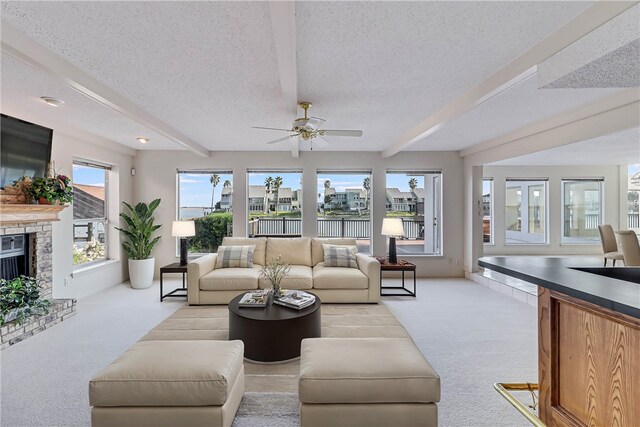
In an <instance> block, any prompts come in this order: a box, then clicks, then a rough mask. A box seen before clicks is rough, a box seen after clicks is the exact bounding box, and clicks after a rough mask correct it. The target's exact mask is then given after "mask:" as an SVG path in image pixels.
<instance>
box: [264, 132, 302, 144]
mask: <svg viewBox="0 0 640 427" xmlns="http://www.w3.org/2000/svg"><path fill="white" fill-rule="evenodd" d="M294 136H298V135H297V134H296V135H287V136H285V137H282V138H278V139H274V140H273V141H269V142H267V144H275V143H276V142H282V141H285V140H287V139H289V138H293V137H294Z"/></svg>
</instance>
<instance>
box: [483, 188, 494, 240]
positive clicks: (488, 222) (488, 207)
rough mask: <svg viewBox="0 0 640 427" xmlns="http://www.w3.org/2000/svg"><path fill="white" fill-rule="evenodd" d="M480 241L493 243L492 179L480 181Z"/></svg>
mask: <svg viewBox="0 0 640 427" xmlns="http://www.w3.org/2000/svg"><path fill="white" fill-rule="evenodd" d="M482 241H483V242H484V243H493V178H485V179H483V180H482Z"/></svg>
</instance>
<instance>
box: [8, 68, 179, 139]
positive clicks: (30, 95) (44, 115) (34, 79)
mask: <svg viewBox="0 0 640 427" xmlns="http://www.w3.org/2000/svg"><path fill="white" fill-rule="evenodd" d="M0 66H1V67H2V75H1V84H2V98H1V100H2V101H1V106H2V112H3V113H5V114H8V115H11V116H15V117H18V118H20V119H23V120H27V121H30V122H33V123H37V124H40V125H42V126H46V127H50V128H52V129H57V130H63V131H65V130H66V131H67V133H73V129H74V128H75V129H80V130H84V131H86V132H89V133H91V134H94V135H96V136H99V137H101V138H104V139H106V140H110V141H114V142H117V143H120V144H122V145H125V146H128V147H131V148H134V149H137V150H172V149H180V148H181V147H179V146H178V145H176V144H175V143H174V142H172V141H170V140H168V139H167V138H165V137H163V136H161V135H159V134H157V133H155V132H152V131H150V130H149V129H147V128H145V127H144V126H142V125H140V124H138V123H136V122H134V121H132V120H130V119H128V118H127V117H125V116H124V115H122V114H119V113H117V112H115V111H113V110H111V109H109V108H107V107H105V106H103V105H101V104H98V103H96V102H94V101H92V100H91V99H89V98H87V97H85V96H84V95H81V94H80V93H78V92H76V91H75V90H73V89H71V88H70V87H69V86H67V85H65V84H64V83H62V82H61V81H59V80H57V79H54V78H52V77H50V76H49V75H47V74H45V73H44V72H42V71H39V70H36V69H34V68H31V67H30V66H28V65H26V64H24V63H22V62H20V61H18V60H17V59H14V58H13V57H12V56H9V55H2V59H1V61H0ZM41 96H51V97H53V98H57V99H61V100H64V101H65V103H64V104H62V105H61V106H59V107H51V106H49V105H47V104H45V103H44V102H43V101H42V100H41V99H40V97H41ZM68 126H70V127H71V129H69V130H67V129H65V127H68ZM138 137H145V138H150V139H151V141H150V142H149V143H147V144H140V143H139V142H138V141H136V138H138Z"/></svg>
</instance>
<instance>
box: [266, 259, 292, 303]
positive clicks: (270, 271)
mask: <svg viewBox="0 0 640 427" xmlns="http://www.w3.org/2000/svg"><path fill="white" fill-rule="evenodd" d="M289 271H291V266H290V265H289V264H285V263H284V262H282V257H281V256H278V257H276V258H273V259H272V260H271V261H268V262H267V263H266V264H265V265H264V266H263V267H262V270H261V271H260V275H261V276H262V277H264V278H265V279H267V280H269V282H271V286H273V297H274V298H280V297H281V296H282V288H281V287H280V282H282V279H284V278H285V277H286V276H287V274H289Z"/></svg>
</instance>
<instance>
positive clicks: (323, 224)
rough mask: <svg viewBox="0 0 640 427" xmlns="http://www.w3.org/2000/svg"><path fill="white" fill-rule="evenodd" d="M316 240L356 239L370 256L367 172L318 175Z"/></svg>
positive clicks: (368, 172) (369, 200)
mask: <svg viewBox="0 0 640 427" xmlns="http://www.w3.org/2000/svg"><path fill="white" fill-rule="evenodd" d="M317 182H318V186H317V187H318V188H317V193H318V198H317V203H318V237H339V238H345V239H356V243H357V246H358V251H359V252H362V253H366V254H370V253H371V215H370V206H371V172H370V171H364V172H363V171H360V172H358V171H353V172H349V171H335V172H334V171H318V175H317Z"/></svg>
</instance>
